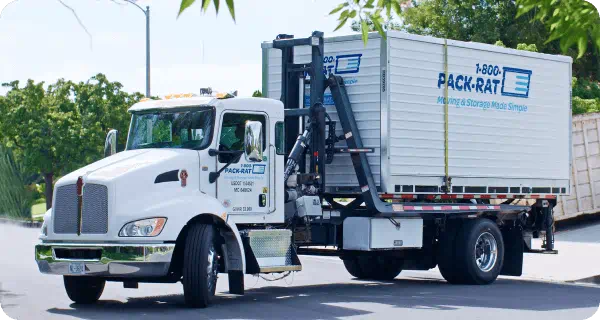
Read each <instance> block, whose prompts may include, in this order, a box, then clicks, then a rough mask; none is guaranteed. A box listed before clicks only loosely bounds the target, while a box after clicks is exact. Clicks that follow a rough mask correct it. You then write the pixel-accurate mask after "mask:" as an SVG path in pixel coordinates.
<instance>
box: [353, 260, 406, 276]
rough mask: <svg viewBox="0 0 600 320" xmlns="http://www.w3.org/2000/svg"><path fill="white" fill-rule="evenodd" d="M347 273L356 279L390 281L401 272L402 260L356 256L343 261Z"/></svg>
mask: <svg viewBox="0 0 600 320" xmlns="http://www.w3.org/2000/svg"><path fill="white" fill-rule="evenodd" d="M343 261H344V266H345V267H346V270H347V271H348V273H350V274H351V275H352V276H353V277H355V278H358V279H372V280H382V281H385V280H392V279H394V278H396V277H397V276H398V275H399V274H400V272H402V260H401V259H397V258H392V257H382V256H357V257H351V258H350V257H348V258H345V259H344V260H343Z"/></svg>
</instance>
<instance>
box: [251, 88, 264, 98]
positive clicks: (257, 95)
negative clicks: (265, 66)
mask: <svg viewBox="0 0 600 320" xmlns="http://www.w3.org/2000/svg"><path fill="white" fill-rule="evenodd" d="M252 96H253V97H259V98H260V97H262V96H263V95H262V92H260V90H256V91H254V92H253V93H252Z"/></svg>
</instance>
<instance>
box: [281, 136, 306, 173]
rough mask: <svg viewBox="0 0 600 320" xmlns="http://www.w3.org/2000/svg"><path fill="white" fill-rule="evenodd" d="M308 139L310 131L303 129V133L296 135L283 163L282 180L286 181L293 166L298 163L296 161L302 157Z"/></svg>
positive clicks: (292, 170)
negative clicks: (296, 137)
mask: <svg viewBox="0 0 600 320" xmlns="http://www.w3.org/2000/svg"><path fill="white" fill-rule="evenodd" d="M309 139H310V131H309V130H304V133H303V134H302V135H300V136H298V139H296V143H294V147H293V148H292V151H291V152H290V154H289V156H288V160H287V162H286V164H285V172H284V174H283V181H284V182H287V180H288V178H289V177H290V175H291V174H292V172H294V168H295V167H296V165H297V164H298V162H299V161H300V160H301V159H302V157H304V152H305V151H306V145H307V142H308V140H309Z"/></svg>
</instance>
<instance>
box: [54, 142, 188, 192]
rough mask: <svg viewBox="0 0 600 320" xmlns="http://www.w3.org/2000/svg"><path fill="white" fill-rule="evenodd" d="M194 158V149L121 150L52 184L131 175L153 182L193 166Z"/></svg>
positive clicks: (110, 180) (108, 181)
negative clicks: (165, 173) (174, 171)
mask: <svg viewBox="0 0 600 320" xmlns="http://www.w3.org/2000/svg"><path fill="white" fill-rule="evenodd" d="M198 161H199V160H198V152H197V151H194V150H187V149H142V150H131V151H123V152H120V153H117V154H115V155H112V156H110V157H107V158H104V159H102V160H100V161H97V162H94V163H92V164H90V165H87V166H85V167H83V168H81V169H78V170H76V171H74V172H71V173H69V174H68V175H66V176H64V177H63V178H61V179H60V180H59V181H58V182H57V184H56V186H61V185H65V184H71V183H76V181H77V179H78V178H79V177H83V179H84V181H85V182H86V183H88V182H94V183H101V184H107V185H110V184H112V183H113V182H115V181H116V180H120V179H122V178H129V177H130V176H132V175H133V176H136V177H143V180H151V181H148V182H150V183H154V180H155V178H156V176H158V175H159V174H161V173H164V172H168V171H173V170H178V171H179V170H185V169H186V168H189V169H192V168H193V167H196V168H197V167H198ZM189 169H188V170H189Z"/></svg>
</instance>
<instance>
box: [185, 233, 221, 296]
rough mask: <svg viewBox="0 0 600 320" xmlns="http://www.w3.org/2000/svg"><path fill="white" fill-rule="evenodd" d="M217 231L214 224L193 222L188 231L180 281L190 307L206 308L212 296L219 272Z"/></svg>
mask: <svg viewBox="0 0 600 320" xmlns="http://www.w3.org/2000/svg"><path fill="white" fill-rule="evenodd" d="M216 234H217V232H216V230H215V228H214V226H212V225H207V224H194V225H192V226H191V227H190V229H189V230H188V234H187V237H186V243H185V255H184V258H183V279H182V281H181V282H182V283H183V293H184V297H185V303H186V304H187V305H188V306H190V307H193V308H206V307H208V306H209V305H210V303H211V302H212V300H213V298H214V296H215V290H216V287H217V274H218V272H219V257H218V254H217V246H216V243H215V240H216V237H215V236H216Z"/></svg>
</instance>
